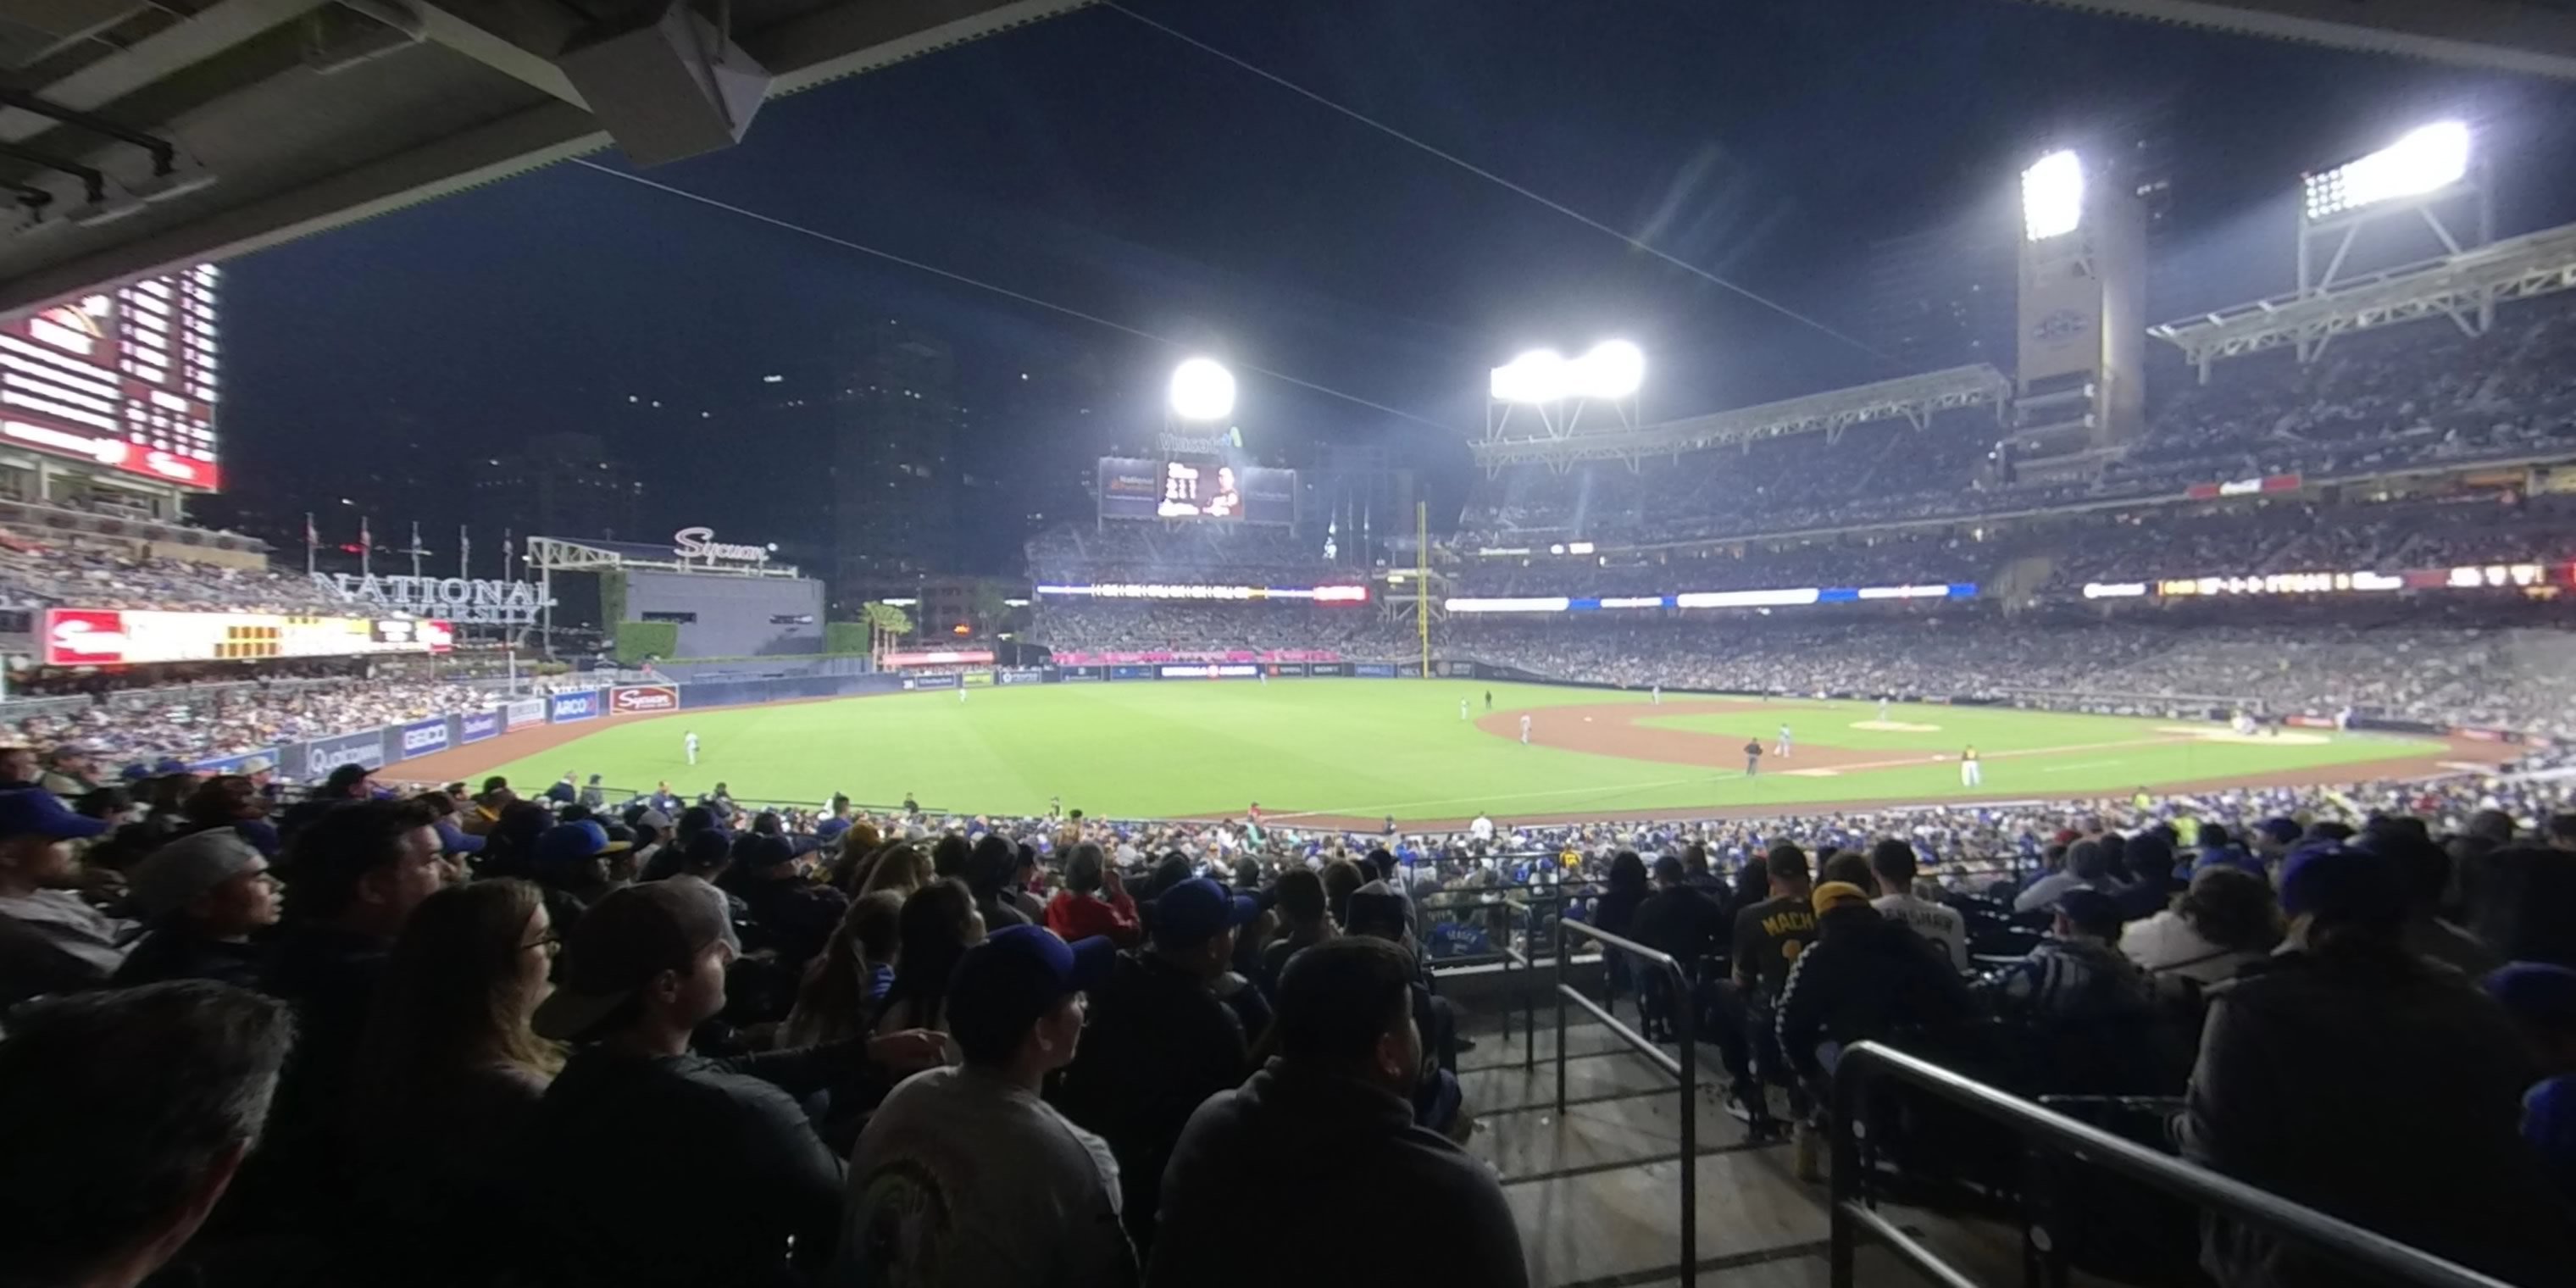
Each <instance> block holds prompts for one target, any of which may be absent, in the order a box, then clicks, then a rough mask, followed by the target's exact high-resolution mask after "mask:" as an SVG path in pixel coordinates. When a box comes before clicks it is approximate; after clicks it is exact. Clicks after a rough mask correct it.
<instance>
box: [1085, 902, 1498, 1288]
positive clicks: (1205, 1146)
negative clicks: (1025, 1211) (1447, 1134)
mask: <svg viewBox="0 0 2576 1288" xmlns="http://www.w3.org/2000/svg"><path fill="white" fill-rule="evenodd" d="M1413 981H1414V962H1413V958H1412V956H1411V954H1409V953H1407V952H1405V950H1404V949H1403V948H1402V947H1401V946H1399V945H1396V944H1394V943H1391V942H1388V941H1385V940H1381V939H1375V938H1371V937H1366V936H1356V937H1350V938H1343V939H1336V940H1332V941H1330V942H1327V943H1322V944H1317V945H1315V946H1313V947H1311V948H1308V949H1306V950H1305V951H1303V952H1300V953H1298V954H1297V955H1296V956H1295V957H1294V958H1292V959H1290V961H1289V962H1288V968H1287V971H1286V972H1285V973H1284V974H1283V975H1282V976H1281V978H1280V981H1279V1054H1278V1056H1276V1057H1275V1058H1273V1059H1272V1060H1271V1061H1270V1062H1269V1063H1268V1064H1267V1065H1266V1066H1264V1067H1263V1068H1262V1069H1261V1070H1260V1071H1259V1072H1257V1073H1255V1074H1254V1075H1253V1076H1252V1078H1251V1080H1250V1081H1248V1082H1246V1083H1244V1084H1243V1085H1242V1087H1241V1088H1240V1089H1233V1090H1227V1091H1225V1092H1223V1093H1221V1094H1218V1095H1216V1096H1214V1097H1213V1098H1211V1099H1208V1100H1206V1101H1205V1103H1203V1104H1198V1105H1196V1106H1195V1108H1196V1112H1195V1113H1192V1114H1190V1115H1189V1120H1188V1124H1187V1127H1186V1129H1185V1130H1184V1131H1183V1132H1182V1133H1181V1136H1180V1138H1179V1141H1178V1143H1177V1147H1176V1148H1175V1149H1174V1150H1173V1151H1172V1157H1171V1169H1170V1173H1169V1176H1168V1178H1167V1181H1166V1183H1165V1184H1163V1185H1162V1186H1160V1187H1159V1189H1160V1192H1161V1194H1162V1196H1163V1199H1162V1202H1163V1208H1162V1218H1161V1222H1160V1224H1159V1226H1158V1229H1159V1230H1160V1231H1161V1233H1160V1237H1159V1240H1158V1242H1157V1243H1156V1244H1155V1246H1154V1248H1153V1250H1152V1256H1151V1259H1150V1261H1149V1263H1148V1265H1147V1269H1146V1276H1145V1282H1146V1283H1147V1284H1148V1285H1153V1286H1157V1288H1159V1286H1162V1285H1170V1286H1172V1288H1196V1286H1197V1285H1203V1284H1229V1285H1238V1286H1240V1288H1274V1286H1275V1288H1309V1286H1310V1285H1314V1284H1344V1285H1361V1284H1430V1283H1457V1284H1475V1285H1478V1288H1519V1286H1520V1285H1525V1284H1527V1283H1528V1282H1529V1272H1528V1267H1527V1266H1526V1265H1525V1264H1524V1262H1523V1260H1522V1255H1521V1238H1520V1232H1519V1229H1518V1228H1517V1226H1516V1225H1515V1224H1514V1221H1513V1218H1512V1212H1511V1208H1510V1206H1509V1205H1508V1204H1507V1203H1506V1202H1505V1201H1504V1198H1503V1191H1502V1186H1501V1184H1500V1182H1498V1181H1496V1180H1495V1178H1494V1175H1493V1173H1492V1172H1491V1171H1490V1170H1488V1169H1487V1168H1485V1167H1484V1166H1483V1165H1481V1164H1479V1163H1477V1162H1476V1161H1475V1159H1474V1158H1473V1157H1471V1156H1470V1155H1468V1154H1467V1152H1466V1151H1465V1150H1462V1149H1460V1148H1459V1147H1458V1146H1456V1145H1455V1144H1452V1143H1451V1142H1450V1141H1448V1140H1447V1139H1445V1138H1443V1137H1442V1136H1441V1135H1440V1134H1439V1133H1437V1132H1433V1131H1429V1130H1427V1129H1424V1128H1422V1127H1419V1126H1416V1125H1415V1123H1414V1113H1413V1108H1412V1105H1411V1104H1410V1102H1409V1100H1408V1096H1409V1095H1410V1092H1411V1088H1412V1087H1413V1085H1414V1083H1415V1080H1416V1079H1417V1078H1418V1077H1419V1076H1420V1070H1421V1068H1422V1040H1421V1037H1420V1035H1419V1034H1417V1033H1416V1032H1415V1031H1414V1024H1413V1000H1412V985H1413ZM1358 1193H1376V1194H1400V1195H1403V1196H1404V1198H1403V1203H1402V1208H1403V1212H1402V1216H1401V1218H1400V1220H1399V1221H1398V1224H1397V1226H1396V1227H1394V1228H1392V1229H1380V1230H1378V1231H1376V1232H1375V1233H1374V1234H1373V1235H1368V1236H1363V1237H1350V1238H1314V1239H1305V1240H1301V1241H1299V1242H1298V1243H1297V1244H1296V1246H1295V1247H1294V1249H1293V1250H1262V1251H1258V1252H1254V1253H1251V1254H1250V1255H1247V1248H1246V1245H1245V1243H1244V1237H1245V1236H1244V1232H1243V1224H1242V1223H1243V1220H1244V1214H1246V1213H1255V1212H1287V1211H1295V1210H1299V1209H1300V1208H1302V1207H1304V1206H1307V1205H1311V1204H1312V1203H1313V1201H1314V1198H1315V1196H1317V1195H1326V1194H1358ZM1132 1197H1133V1196H1132V1195H1131V1201H1132Z"/></svg>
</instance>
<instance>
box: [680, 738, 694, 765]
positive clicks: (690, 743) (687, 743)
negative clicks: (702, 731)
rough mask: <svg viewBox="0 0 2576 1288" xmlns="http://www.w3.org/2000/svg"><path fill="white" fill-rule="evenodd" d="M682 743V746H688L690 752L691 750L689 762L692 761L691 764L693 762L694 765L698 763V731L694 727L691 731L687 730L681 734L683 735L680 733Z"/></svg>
mask: <svg viewBox="0 0 2576 1288" xmlns="http://www.w3.org/2000/svg"><path fill="white" fill-rule="evenodd" d="M680 745H681V746H683V747H686V748H687V749H688V752H689V763H690V764H692V765H694V764H696V763H698V734H697V731H696V730H694V729H692V730H690V731H688V732H686V733H684V734H681V735H680Z"/></svg>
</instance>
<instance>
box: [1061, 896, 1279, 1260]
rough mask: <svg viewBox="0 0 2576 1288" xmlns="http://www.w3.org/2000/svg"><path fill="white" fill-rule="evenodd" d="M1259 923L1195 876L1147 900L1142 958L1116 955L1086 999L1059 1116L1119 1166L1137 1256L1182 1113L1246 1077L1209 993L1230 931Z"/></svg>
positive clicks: (1235, 1037) (1224, 962)
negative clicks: (1083, 1029) (1102, 1146)
mask: <svg viewBox="0 0 2576 1288" xmlns="http://www.w3.org/2000/svg"><path fill="white" fill-rule="evenodd" d="M1260 915H1261V906H1260V905H1259V904H1258V903H1256V902H1255V901H1253V900H1251V899H1248V898H1244V897H1242V896H1239V895H1234V894H1230V893H1228V892H1227V891H1226V888H1225V887H1224V886H1221V885H1218V884H1217V883H1216V882H1214V881H1211V880H1208V879H1207V878H1205V877H1194V878H1191V879H1190V880H1186V881H1182V882H1180V883H1178V884H1176V885H1174V886H1172V887H1171V888H1169V889H1167V890H1165V891H1163V892H1162V893H1161V894H1160V895H1159V896H1157V897H1156V898H1155V900H1154V904H1153V910H1152V915H1151V916H1150V917H1148V918H1147V920H1146V943H1145V947H1144V948H1143V949H1142V950H1140V951H1137V952H1133V953H1126V954H1121V955H1120V957H1119V959H1118V967H1117V970H1116V971H1115V972H1113V973H1112V975H1111V977H1110V980H1109V983H1108V984H1107V985H1106V986H1104V987H1103V988H1101V989H1100V990H1099V992H1098V994H1097V995H1096V996H1094V998H1093V999H1092V1000H1093V1003H1094V1005H1093V1007H1092V1014H1091V1030H1090V1032H1089V1033H1088V1034H1086V1035H1085V1037H1084V1039H1083V1044H1082V1053H1081V1054H1080V1055H1079V1056H1077V1057H1076V1058H1075V1059H1074V1062H1073V1064H1072V1066H1071V1067H1070V1068H1067V1069H1066V1070H1065V1074H1064V1080H1063V1082H1062V1083H1061V1084H1060V1085H1059V1088H1058V1091H1057V1103H1058V1104H1059V1105H1061V1106H1062V1107H1063V1109H1064V1111H1065V1113H1066V1114H1067V1115H1068V1116H1070V1117H1071V1118H1072V1119H1073V1120H1074V1121H1075V1122H1077V1123H1080V1124H1082V1125H1083V1126H1084V1127H1086V1128H1089V1129H1090V1130H1092V1131H1095V1132H1098V1133H1099V1134H1100V1135H1101V1136H1102V1137H1103V1138H1105V1139H1106V1140H1108V1142H1109V1147H1110V1149H1111V1150H1112V1151H1114V1152H1115V1153H1116V1154H1117V1156H1118V1171H1119V1175H1120V1176H1122V1177H1124V1178H1125V1186H1126V1191H1127V1202H1126V1205H1125V1215H1126V1221H1127V1229H1128V1232H1129V1233H1130V1234H1131V1235H1133V1236H1134V1237H1135V1239H1136V1244H1137V1246H1138V1247H1139V1248H1150V1247H1151V1246H1152V1243H1153V1217H1154V1209H1155V1204H1156V1203H1157V1202H1158V1201H1159V1197H1160V1192H1161V1182H1162V1177H1163V1166H1164V1164H1165V1163H1166V1162H1168V1161H1169V1160H1170V1158H1171V1152H1172V1143H1173V1142H1174V1141H1176V1140H1178V1139H1180V1135H1181V1127H1182V1125H1183V1124H1184V1123H1186V1122H1188V1121H1189V1116H1190V1111H1191V1110H1193V1109H1195V1108H1197V1107H1198V1105H1199V1102H1200V1101H1202V1100H1205V1099H1207V1098H1208V1097H1209V1096H1212V1095H1215V1094H1216V1093H1217V1092H1220V1091H1224V1090H1227V1089H1229V1088H1231V1087H1234V1086H1236V1085H1237V1084H1239V1083H1241V1082H1242V1081H1243V1077H1244V1074H1246V1073H1247V1072H1249V1071H1250V1070H1249V1062H1250V1056H1249V1050H1250V1044H1249V1042H1248V1041H1247V1040H1246V1036H1245V1034H1244V1031H1243V1024H1242V1022H1241V1021H1240V1020H1239V1019H1237V1018H1236V1013H1235V1010H1234V1008H1232V1007H1229V1006H1227V1005H1226V1004H1225V1003H1224V1002H1223V1001H1221V1000H1220V999H1219V998H1218V997H1217V995H1216V993H1215V991H1214V985H1215V983H1216V981H1217V980H1218V979H1219V978H1221V977H1222V976H1224V975H1225V974H1226V972H1227V971H1228V969H1229V968H1230V966H1231V963H1232V960H1233V956H1234V932H1235V930H1236V928H1237V927H1240V926H1243V925H1246V924H1248V923H1249V922H1251V921H1252V920H1253V919H1254V918H1256V917H1258V916H1260Z"/></svg>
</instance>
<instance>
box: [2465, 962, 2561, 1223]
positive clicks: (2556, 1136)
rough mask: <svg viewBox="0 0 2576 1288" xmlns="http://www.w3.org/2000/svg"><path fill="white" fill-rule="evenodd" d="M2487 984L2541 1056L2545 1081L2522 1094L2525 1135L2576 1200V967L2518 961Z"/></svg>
mask: <svg viewBox="0 0 2576 1288" xmlns="http://www.w3.org/2000/svg"><path fill="white" fill-rule="evenodd" d="M2483 983H2484V986H2485V988H2486V991H2487V996H2489V997H2492V998H2494V999H2495V1000H2496V1001H2497V1002H2499V1003H2501V1004H2502V1005H2503V1006H2504V1009H2505V1010H2506V1012H2507V1013H2509V1014H2511V1015H2512V1016H2513V1018H2514V1021H2515V1023H2517V1024H2519V1025H2521V1027H2522V1032H2523V1036H2524V1037H2526V1038H2528V1039H2530V1042H2531V1048H2532V1050H2533V1051H2535V1052H2537V1053H2538V1054H2539V1057H2540V1069H2541V1074H2542V1077H2541V1080H2540V1081H2538V1082H2536V1083H2533V1084H2532V1086H2531V1090H2529V1091H2526V1092H2524V1093H2523V1096H2522V1138H2523V1139H2524V1140H2526V1141H2529V1142H2531V1147H2532V1148H2533V1149H2535V1150H2537V1151H2539V1153H2540V1157H2541V1160H2542V1162H2543V1164H2544V1165H2546V1166H2547V1167H2548V1169H2549V1174H2550V1177H2551V1179H2552V1180H2554V1181H2556V1182H2557V1184H2558V1192H2559V1193H2561V1194H2564V1195H2566V1196H2568V1197H2569V1198H2571V1199H2576V969H2570V968H2568V967H2565V966H2559V965H2555V964H2552V963H2548V962H2515V963H2513V964H2511V965H2508V966H2504V967H2501V968H2499V969H2497V970H2496V971H2495V972H2494V973H2493V974H2490V975H2488V976H2487V977H2486V979H2485V980H2484V981H2483Z"/></svg>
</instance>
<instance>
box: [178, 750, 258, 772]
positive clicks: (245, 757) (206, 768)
mask: <svg viewBox="0 0 2576 1288" xmlns="http://www.w3.org/2000/svg"><path fill="white" fill-rule="evenodd" d="M253 759H259V760H265V761H267V762H268V763H269V764H270V765H272V766H273V765H275V764H276V763H277V748H275V747H262V748H260V749H259V750H257V751H245V752H243V753H242V754H240V755H238V756H217V757H215V758H213V759H211V760H195V761H190V762H189V763H188V768H190V769H193V770H195V771H197V772H198V773H201V774H238V773H241V772H242V766H243V765H246V764H248V763H250V762H251V761H252V760H253Z"/></svg>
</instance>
